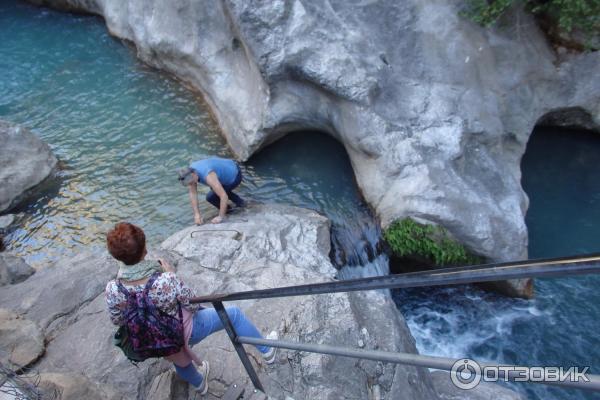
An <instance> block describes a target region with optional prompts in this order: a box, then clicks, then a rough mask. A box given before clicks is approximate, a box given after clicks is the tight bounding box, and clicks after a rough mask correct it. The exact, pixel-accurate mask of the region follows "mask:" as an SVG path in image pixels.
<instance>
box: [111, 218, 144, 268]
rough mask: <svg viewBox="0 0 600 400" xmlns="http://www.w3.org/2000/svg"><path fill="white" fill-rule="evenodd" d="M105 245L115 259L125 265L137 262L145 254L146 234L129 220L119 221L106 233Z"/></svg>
mask: <svg viewBox="0 0 600 400" xmlns="http://www.w3.org/2000/svg"><path fill="white" fill-rule="evenodd" d="M106 247H108V252H109V253H110V254H111V255H112V256H113V257H114V258H116V259H117V260H119V261H121V262H123V263H125V264H127V265H133V264H137V263H138V262H140V261H141V259H142V258H143V257H144V254H145V253H144V251H145V250H146V235H145V234H144V231H143V230H142V229H141V228H139V227H137V226H135V225H133V224H130V223H129V222H119V223H118V224H116V225H115V227H114V228H113V229H111V230H110V231H108V233H107V234H106Z"/></svg>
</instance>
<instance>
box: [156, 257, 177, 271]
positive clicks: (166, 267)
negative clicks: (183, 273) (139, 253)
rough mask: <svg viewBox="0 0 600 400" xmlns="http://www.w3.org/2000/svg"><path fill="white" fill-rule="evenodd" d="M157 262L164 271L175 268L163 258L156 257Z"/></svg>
mask: <svg viewBox="0 0 600 400" xmlns="http://www.w3.org/2000/svg"><path fill="white" fill-rule="evenodd" d="M158 263H159V264H160V266H161V267H162V269H163V271H165V272H175V268H173V267H172V266H171V264H169V263H168V262H167V260H165V259H164V258H159V259H158Z"/></svg>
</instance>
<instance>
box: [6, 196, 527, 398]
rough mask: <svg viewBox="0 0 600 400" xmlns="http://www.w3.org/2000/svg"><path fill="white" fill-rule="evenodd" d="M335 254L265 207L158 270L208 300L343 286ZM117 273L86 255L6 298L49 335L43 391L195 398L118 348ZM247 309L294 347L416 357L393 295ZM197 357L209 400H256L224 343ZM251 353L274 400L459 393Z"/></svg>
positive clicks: (166, 370) (298, 216)
mask: <svg viewBox="0 0 600 400" xmlns="http://www.w3.org/2000/svg"><path fill="white" fill-rule="evenodd" d="M328 254H329V221H328V220H327V219H326V218H325V217H323V216H322V215H320V214H318V213H316V212H314V211H310V210H305V209H300V208H295V207H285V206H267V205H263V206H252V207H250V208H248V209H246V210H242V211H238V212H236V213H234V214H233V215H231V216H229V217H228V218H227V220H226V221H225V222H224V223H221V224H219V225H210V224H206V225H202V226H193V227H189V228H186V229H183V230H182V231H179V232H177V233H175V234H174V235H173V236H171V237H170V238H168V239H167V240H165V242H164V243H163V244H162V246H161V248H160V249H152V250H151V251H150V254H149V258H155V257H158V256H161V257H166V258H168V259H169V260H171V262H172V263H173V264H174V266H175V267H176V268H177V270H178V274H179V275H180V276H181V277H182V278H183V279H184V281H185V282H186V283H187V284H188V285H190V286H191V287H193V288H195V289H196V291H197V293H198V295H201V294H210V293H217V292H218V293H222V292H232V291H240V290H252V289H263V288H270V287H278V286H288V285H294V284H304V283H310V282H324V281H331V280H332V277H333V276H334V274H335V269H334V267H333V266H332V264H331V263H330V261H329V259H328ZM116 271H117V265H116V263H115V262H114V261H113V260H112V259H110V258H109V257H108V256H106V255H102V256H99V255H98V254H92V253H85V252H82V253H80V254H78V255H76V256H74V257H72V258H71V259H68V260H62V261H61V262H58V263H57V264H56V265H51V266H47V267H45V268H43V269H41V270H40V271H38V272H37V273H36V274H35V275H33V276H31V277H30V278H29V279H27V280H26V281H24V282H22V283H19V284H16V285H9V286H5V287H2V288H0V304H2V305H3V307H5V308H7V309H10V310H11V312H12V313H16V314H18V315H19V316H20V317H19V318H24V319H28V320H31V321H33V322H35V324H37V326H39V327H40V329H42V330H43V332H44V339H45V342H46V349H45V353H44V355H43V356H42V358H41V359H40V360H39V361H37V362H36V363H35V364H33V366H34V368H35V369H36V370H37V371H39V372H40V373H41V374H42V377H44V379H43V382H46V383H44V385H46V386H43V385H42V386H43V387H42V389H43V388H44V387H46V388H50V389H48V390H51V393H54V394H56V393H62V395H61V396H62V397H61V396H58V397H55V398H57V399H71V398H77V396H84V395H83V394H82V393H83V392H81V390H83V389H81V387H82V386H85V387H86V388H87V389H86V390H88V391H90V393H91V394H89V396H90V397H89V398H91V399H140V400H141V399H144V400H145V399H176V400H186V399H188V398H193V397H190V394H189V392H188V387H187V385H186V384H185V383H183V382H182V381H181V380H179V378H177V376H176V375H175V374H174V373H173V368H172V366H171V365H170V364H169V363H168V362H166V361H163V360H152V361H146V362H144V363H142V364H141V365H140V366H139V368H137V367H135V366H133V365H132V364H130V363H129V362H128V361H127V360H126V359H125V357H124V356H123V355H122V354H121V352H120V350H119V349H117V348H116V347H114V346H113V345H112V335H113V334H114V332H115V328H114V327H113V326H112V325H111V323H110V321H109V317H108V313H107V311H106V305H105V300H104V294H103V291H104V287H105V285H106V282H107V281H108V280H109V279H112V278H113V277H114V275H115V273H116ZM228 305H233V304H228ZM235 305H237V306H239V307H241V308H242V309H243V310H244V311H245V312H246V314H247V315H248V316H249V317H250V318H251V319H252V320H253V321H254V322H255V323H256V325H257V326H258V327H259V329H260V330H261V331H263V332H265V333H267V332H268V331H270V330H272V329H277V330H278V331H279V333H280V337H281V338H282V339H284V340H290V341H302V342H312V343H327V344H332V345H338V346H349V347H354V348H356V347H359V346H363V348H367V349H378V350H389V351H395V352H411V353H416V348H415V342H414V339H413V338H412V336H411V334H410V332H409V330H408V328H407V326H406V323H405V321H404V319H403V317H402V315H401V314H400V313H399V312H398V310H397V309H396V307H395V305H394V303H393V302H392V301H391V299H390V296H389V295H388V294H386V293H385V292H379V291H376V292H364V293H352V294H345V293H341V294H330V295H319V296H306V297H294V298H285V299H269V300H262V301H245V302H239V303H236V304H235ZM195 351H196V352H198V353H199V355H200V356H201V357H202V358H205V359H207V360H209V361H210V362H211V366H212V368H211V375H210V390H209V394H208V395H207V396H206V397H205V398H206V399H219V398H221V397H222V396H223V394H224V393H225V391H226V390H227V388H228V387H229V386H230V385H233V384H237V385H243V386H244V387H246V390H247V392H246V393H250V392H251V391H252V388H251V385H250V382H249V380H248V378H247V375H246V372H245V370H244V369H243V367H242V365H241V363H240V361H239V359H238V358H237V355H236V353H235V352H234V350H233V348H232V346H231V343H230V342H229V339H228V337H227V335H226V334H225V333H224V332H220V333H217V334H215V335H213V336H211V337H209V338H207V339H206V340H204V341H203V342H202V343H200V344H199V345H197V346H196V347H195ZM249 352H250V358H251V361H252V363H253V364H254V366H255V368H256V370H257V371H258V374H259V376H260V379H261V381H262V382H263V385H264V386H265V388H266V390H267V393H268V394H269V396H270V398H273V399H282V400H283V399H286V398H293V399H317V398H318V399H342V398H343V399H367V398H369V396H370V395H372V393H375V392H377V393H381V394H382V398H384V399H407V400H408V399H417V400H420V399H423V400H431V399H434V400H435V399H446V398H449V397H444V396H446V393H449V392H448V390H447V389H446V388H444V387H443V385H439V384H438V383H437V381H436V380H433V379H432V375H431V373H430V372H429V371H428V370H427V369H424V368H414V367H408V366H396V365H393V364H384V363H377V362H372V361H361V360H354V359H350V358H342V357H332V356H327V355H319V354H311V353H304V352H298V351H285V350H279V351H278V355H277V360H276V363H275V364H274V365H272V366H267V365H265V364H264V362H263V361H262V358H261V357H260V356H259V355H258V353H257V352H256V351H255V350H254V349H253V348H249ZM81 382H85V383H81ZM491 388H492V389H490V390H492V391H493V390H494V389H493V388H494V386H491ZM69 393H71V394H69ZM73 393H74V394H73ZM86 393H87V392H86ZM87 396H88V394H85V396H84V397H85V398H88V397H87ZM448 396H449V394H448ZM80 398H83V397H80ZM453 398H454V397H453ZM456 398H462V397H456ZM464 398H469V399H471V398H477V399H479V398H481V399H484V398H489V397H472V396H471V397H464ZM514 398H515V399H516V398H518V396H516V395H515V397H514Z"/></svg>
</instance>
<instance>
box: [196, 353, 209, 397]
mask: <svg viewBox="0 0 600 400" xmlns="http://www.w3.org/2000/svg"><path fill="white" fill-rule="evenodd" d="M198 370H199V372H200V374H201V375H202V378H203V379H202V383H201V384H200V386H199V387H195V386H194V390H195V391H196V392H197V393H200V394H201V395H205V394H206V392H208V374H209V372H210V364H209V363H208V361H206V360H204V361H202V364H200V365H199V366H198Z"/></svg>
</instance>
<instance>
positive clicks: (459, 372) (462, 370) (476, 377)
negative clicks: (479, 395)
mask: <svg viewBox="0 0 600 400" xmlns="http://www.w3.org/2000/svg"><path fill="white" fill-rule="evenodd" d="M450 379H451V380H452V383H453V384H454V386H456V387H457V388H459V389H464V390H470V389H473V388H474V387H475V386H477V385H479V382H481V367H480V366H479V364H477V362H476V361H473V360H470V359H468V358H463V359H460V360H458V361H456V362H455V363H454V364H453V365H452V369H451V370H450Z"/></svg>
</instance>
